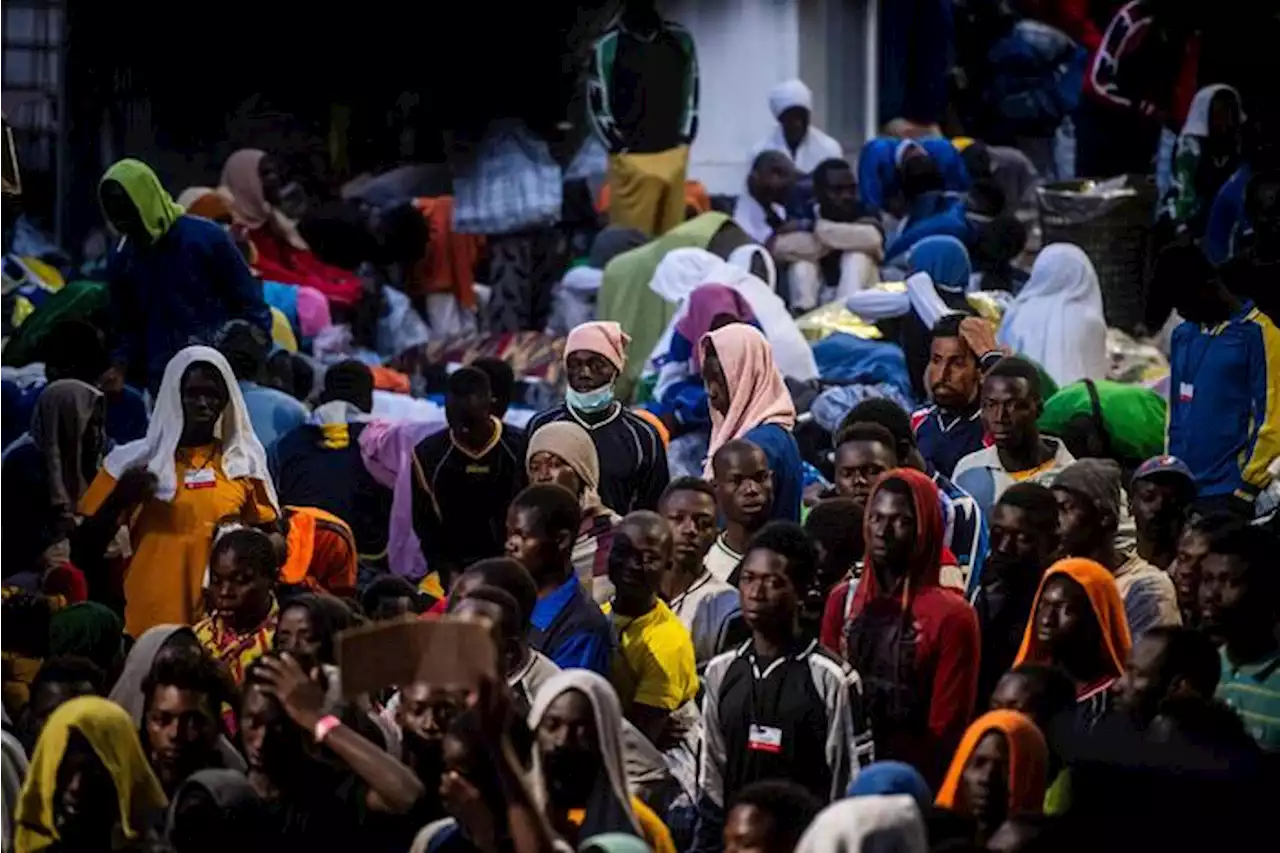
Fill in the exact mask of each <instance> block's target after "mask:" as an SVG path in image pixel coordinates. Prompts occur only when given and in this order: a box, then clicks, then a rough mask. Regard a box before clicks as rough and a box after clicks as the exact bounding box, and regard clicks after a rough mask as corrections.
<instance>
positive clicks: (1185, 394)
mask: <svg viewBox="0 0 1280 853" xmlns="http://www.w3.org/2000/svg"><path fill="white" fill-rule="evenodd" d="M1195 395H1196V388H1195V386H1194V385H1192V384H1191V383H1190V382H1179V383H1178V400H1180V401H1181V402H1183V403H1190V402H1191V398H1192V397H1194V396H1195Z"/></svg>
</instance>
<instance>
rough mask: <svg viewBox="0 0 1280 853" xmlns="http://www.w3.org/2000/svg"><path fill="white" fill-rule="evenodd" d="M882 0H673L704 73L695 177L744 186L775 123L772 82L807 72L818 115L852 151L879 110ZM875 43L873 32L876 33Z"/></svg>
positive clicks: (667, 7) (666, 8)
mask: <svg viewBox="0 0 1280 853" xmlns="http://www.w3.org/2000/svg"><path fill="white" fill-rule="evenodd" d="M876 5H877V2H876V0H668V2H665V3H663V4H662V8H663V12H664V14H665V15H666V16H667V17H670V18H672V19H673V20H676V21H679V22H680V23H682V24H684V26H686V27H688V29H689V31H690V32H691V33H693V37H694V39H695V40H696V41H697V45H698V61H699V66H700V71H701V79H702V100H701V120H700V122H699V128H698V138H697V140H695V142H694V145H693V152H692V160H691V163H690V176H691V177H694V178H697V179H698V180H701V181H702V182H703V183H705V184H706V185H707V187H708V189H709V190H710V191H711V192H713V193H736V192H738V191H739V190H740V189H741V186H742V180H743V176H744V175H745V173H746V168H747V165H748V163H747V161H748V158H749V156H750V151H751V149H752V147H753V146H754V145H755V144H756V143H757V142H759V141H760V140H761V139H762V138H764V136H765V135H766V134H768V133H769V132H770V130H771V129H772V126H773V117H772V116H771V115H770V113H769V107H768V95H769V90H770V89H771V88H773V86H774V85H776V84H777V83H779V82H781V81H783V80H787V79H790V78H792V77H799V78H800V79H802V80H804V81H805V83H806V84H808V86H809V88H811V89H812V90H813V93H814V123H815V124H816V125H817V126H819V127H821V128H822V129H823V130H825V131H826V132H827V133H829V134H831V135H832V136H834V137H836V138H837V139H839V140H840V141H841V142H842V143H843V144H844V146H845V150H846V152H847V154H848V155H850V156H852V155H853V154H855V153H856V151H857V148H858V146H859V145H861V144H862V142H863V141H865V139H866V138H867V133H868V131H869V128H870V125H869V124H868V122H867V120H866V117H867V116H868V115H874V104H873V103H872V104H870V107H871V109H870V110H869V109H868V106H869V100H873V99H874V91H875V85H874V84H875V81H874V73H875V72H874V67H875V63H874V61H872V62H868V59H869V58H870V59H872V60H874V56H871V55H870V54H869V52H868V44H869V41H868V39H867V37H866V33H867V32H868V27H869V26H873V25H874V10H875V7H876ZM870 44H872V45H874V44H875V42H874V40H872V41H870Z"/></svg>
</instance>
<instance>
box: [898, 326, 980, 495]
mask: <svg viewBox="0 0 1280 853" xmlns="http://www.w3.org/2000/svg"><path fill="white" fill-rule="evenodd" d="M1001 355H1002V354H1001V352H1000V350H999V349H998V348H997V347H996V339H995V335H994V334H993V333H992V331H991V326H990V324H988V323H987V322H986V321H985V320H982V319H980V318H978V317H966V316H964V315H963V314H947V315H946V316H944V317H943V318H942V319H940V320H939V321H938V322H937V323H935V324H934V326H933V336H932V340H931V342H930V344H929V366H928V368H927V370H926V372H925V377H924V384H925V386H926V387H927V388H928V389H929V395H930V398H931V399H932V400H933V404H932V405H929V406H926V407H924V408H923V409H918V410H917V411H916V412H915V413H914V414H912V416H911V429H912V430H913V431H914V432H915V435H916V444H917V445H918V446H919V447H920V453H921V455H922V456H924V458H925V459H926V460H927V461H928V462H929V464H930V465H932V466H933V467H934V468H935V469H937V470H938V471H941V472H942V474H943V476H946V477H950V476H951V475H952V473H953V472H954V471H955V469H956V463H958V462H959V461H960V460H961V459H963V458H964V457H965V456H967V455H969V454H970V453H973V452H975V451H978V450H981V449H982V448H983V447H984V446H985V442H986V436H987V430H986V427H984V426H983V424H982V405H981V401H980V400H979V399H978V391H979V390H980V389H981V387H982V371H983V368H984V367H988V368H989V367H991V366H993V365H994V364H995V363H996V362H997V361H999V360H1000V358H1001Z"/></svg>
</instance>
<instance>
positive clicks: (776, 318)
mask: <svg viewBox="0 0 1280 853" xmlns="http://www.w3.org/2000/svg"><path fill="white" fill-rule="evenodd" d="M735 257H737V255H735ZM741 257H742V260H743V261H744V262H746V263H750V255H749V254H743V255H742V256H741ZM703 284H723V285H725V286H726V287H732V288H733V289H734V290H736V291H738V292H739V293H741V294H742V296H743V298H745V299H746V300H747V302H748V303H749V304H750V305H751V311H752V313H753V314H755V315H756V320H758V321H759V322H760V331H762V332H763V333H764V336H765V337H766V338H768V340H769V345H770V346H771V347H773V361H774V364H776V365H777V366H778V370H779V371H781V372H782V375H783V376H788V377H791V378H793V379H799V380H801V381H808V380H810V379H817V378H818V365H817V362H815V361H814V360H813V350H812V349H810V348H809V344H808V342H807V341H805V339H804V335H802V334H801V333H800V330H799V329H797V328H796V323H795V320H794V319H793V318H792V316H791V312H790V311H788V310H787V306H786V303H784V302H783V301H782V299H781V297H779V296H778V294H777V293H775V292H774V291H773V288H771V287H770V286H769V285H767V284H765V282H763V281H761V280H760V279H759V278H757V277H756V276H754V275H752V274H751V273H750V272H748V271H747V270H745V269H743V268H742V267H740V266H737V265H736V264H731V263H729V262H728V261H726V260H724V259H723V258H721V257H719V256H718V255H713V254H712V253H711V252H708V251H707V250H706V249H673V250H672V251H670V252H667V254H666V255H665V256H663V258H662V262H661V263H660V264H658V269H657V270H656V271H655V272H654V274H653V278H652V279H651V280H650V281H649V288H650V289H651V290H652V291H653V292H654V293H656V294H658V295H659V296H661V297H662V298H663V299H665V300H666V301H667V302H671V303H675V304H676V305H678V306H679V308H677V309H676V314H675V316H674V317H672V318H671V323H670V324H668V326H667V330H666V332H664V333H663V335H662V337H661V338H660V339H659V341H658V344H657V346H655V347H654V350H653V352H652V353H651V354H650V358H651V359H657V358H660V357H662V356H664V355H666V354H667V350H668V349H670V347H671V330H672V329H674V328H675V324H676V321H678V320H679V319H680V318H681V317H683V316H684V313H685V311H686V310H687V306H688V304H689V297H690V296H691V295H692V294H693V292H694V291H695V290H697V289H698V287H699V286H700V285H703Z"/></svg>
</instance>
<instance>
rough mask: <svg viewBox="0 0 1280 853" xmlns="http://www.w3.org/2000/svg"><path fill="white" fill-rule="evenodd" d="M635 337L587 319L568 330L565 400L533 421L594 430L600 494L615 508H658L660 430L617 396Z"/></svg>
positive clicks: (663, 470)
mask: <svg viewBox="0 0 1280 853" xmlns="http://www.w3.org/2000/svg"><path fill="white" fill-rule="evenodd" d="M630 341H631V339H630V338H629V337H628V336H627V334H626V333H625V332H623V331H622V327H621V326H620V325H618V324H617V323H614V322H605V321H596V322H591V323H583V324H582V325H580V326H577V327H575V328H574V329H573V331H571V332H569V337H568V340H566V341H565V345H564V367H565V374H566V376H567V379H568V383H569V388H568V390H567V391H566V392H565V401H564V402H563V403H561V404H560V405H558V406H553V407H552V408H550V409H547V410H545V411H542V412H539V413H538V414H536V415H534V416H533V418H532V419H531V420H530V421H529V425H528V433H529V436H530V437H531V438H532V436H533V434H534V433H536V432H537V431H538V429H539V427H542V426H545V425H546V424H549V423H553V422H555V421H566V420H571V421H574V422H575V423H577V424H578V425H579V426H581V427H582V428H583V429H585V430H586V431H587V433H588V434H590V436H591V439H592V441H594V442H595V445H596V452H597V453H598V455H599V457H600V489H599V492H600V499H601V500H602V501H603V502H604V505H605V506H607V507H609V508H610V509H612V510H613V511H614V512H617V513H620V514H624V515H625V514H626V513H629V512H632V511H633V510H637V509H657V506H658V499H659V498H660V497H661V496H662V490H663V489H665V488H666V487H667V482H668V480H669V479H670V474H669V472H668V469H667V449H666V446H665V445H664V443H663V440H662V437H661V436H660V435H659V434H658V431H657V429H656V428H655V427H654V426H653V425H652V424H651V423H650V422H649V421H647V420H645V419H644V418H642V417H641V416H640V415H637V414H636V413H634V412H632V411H631V410H629V409H628V408H627V407H626V406H623V405H622V404H621V403H619V402H618V401H617V400H615V399H614V383H615V382H616V381H617V379H618V376H619V375H620V374H621V373H622V369H623V367H625V366H626V362H627V355H626V353H627V344H628V343H630Z"/></svg>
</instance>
